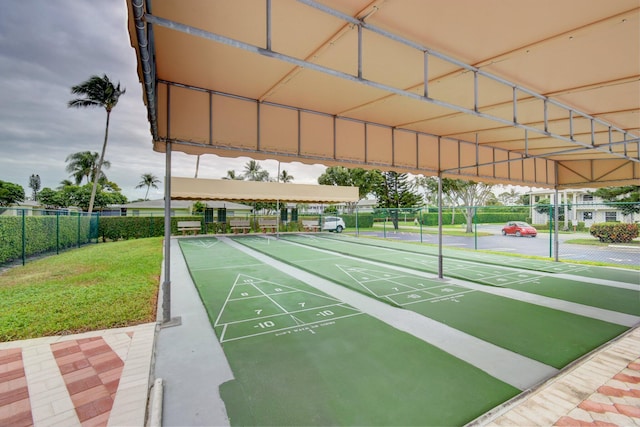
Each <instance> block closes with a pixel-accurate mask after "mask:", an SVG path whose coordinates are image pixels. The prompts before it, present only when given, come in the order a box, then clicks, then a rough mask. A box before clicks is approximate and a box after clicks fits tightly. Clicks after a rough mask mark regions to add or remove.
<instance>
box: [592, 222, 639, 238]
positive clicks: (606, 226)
mask: <svg viewBox="0 0 640 427" xmlns="http://www.w3.org/2000/svg"><path fill="white" fill-rule="evenodd" d="M589 232H590V233H591V235H592V236H594V237H596V238H598V239H599V240H600V241H601V242H604V243H629V242H631V241H632V240H633V239H635V238H636V237H638V224H622V223H619V222H604V223H599V224H593V225H592V226H591V228H590V229H589Z"/></svg>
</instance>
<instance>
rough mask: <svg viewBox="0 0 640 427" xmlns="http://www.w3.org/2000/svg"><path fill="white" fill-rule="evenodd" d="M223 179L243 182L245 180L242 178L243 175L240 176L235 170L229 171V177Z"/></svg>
mask: <svg viewBox="0 0 640 427" xmlns="http://www.w3.org/2000/svg"><path fill="white" fill-rule="evenodd" d="M222 179H233V180H239V181H241V180H243V179H244V177H243V176H242V174H240V175H238V173H237V172H236V171H234V170H233V169H229V170H228V171H227V176H223V177H222Z"/></svg>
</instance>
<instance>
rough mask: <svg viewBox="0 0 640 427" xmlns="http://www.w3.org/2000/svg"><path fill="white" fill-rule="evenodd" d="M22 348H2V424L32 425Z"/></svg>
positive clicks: (0, 376) (0, 397)
mask: <svg viewBox="0 0 640 427" xmlns="http://www.w3.org/2000/svg"><path fill="white" fill-rule="evenodd" d="M32 425H33V416H32V414H31V403H30V401H29V390H28V389H27V378H26V376H25V373H24V365H23V363H22V349H20V348H16V349H8V350H0V426H15V427H22V426H32Z"/></svg>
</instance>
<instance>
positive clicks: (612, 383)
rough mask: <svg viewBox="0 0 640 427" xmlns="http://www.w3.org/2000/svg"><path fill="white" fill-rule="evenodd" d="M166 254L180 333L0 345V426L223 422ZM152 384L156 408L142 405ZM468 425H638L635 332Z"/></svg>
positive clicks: (179, 274)
mask: <svg viewBox="0 0 640 427" xmlns="http://www.w3.org/2000/svg"><path fill="white" fill-rule="evenodd" d="M171 249H172V262H171V281H172V300H171V303H172V304H171V315H172V317H180V321H181V323H180V325H178V326H174V327H168V328H158V327H157V325H156V323H149V324H144V325H138V326H134V327H129V328H120V329H110V330H103V331H94V332H87V333H83V334H78V335H66V336H56V337H45V338H38V339H33V340H24V341H12V342H4V343H0V426H3V427H4V426H28V425H35V426H80V425H83V426H106V425H109V426H144V425H145V423H146V424H147V425H148V423H149V420H150V419H153V420H156V421H159V418H158V417H156V416H154V415H155V414H154V411H155V412H157V413H158V415H159V411H160V410H161V409H162V414H161V415H162V425H165V426H187V425H193V426H196V425H197V426H205V425H212V426H213V425H216V426H226V425H229V424H230V422H229V420H228V418H227V415H226V411H225V408H224V403H223V402H222V400H221V399H220V395H219V385H220V384H222V383H224V382H225V381H228V380H230V379H232V378H233V375H232V373H231V370H230V368H229V365H228V363H227V361H226V358H225V357H224V353H223V352H222V349H221V347H220V344H219V343H218V340H217V339H216V336H215V334H214V333H213V329H212V328H211V324H210V323H209V320H208V317H207V314H206V311H205V310H204V307H203V305H202V302H201V301H200V298H199V296H198V293H197V291H196V290H195V287H194V285H193V283H192V281H191V278H190V276H189V272H188V270H187V267H186V265H185V263H184V258H183V257H182V254H181V252H180V249H179V247H178V244H177V241H176V240H175V239H172V241H171ZM154 350H155V358H154ZM156 379H162V381H163V384H164V399H163V404H162V405H159V404H158V402H157V401H156V402H152V404H151V405H148V400H149V399H150V398H151V397H153V396H156V397H157V396H158V393H157V390H153V389H152V387H153V384H154V383H156V381H155V380H156ZM148 406H151V407H152V408H155V409H152V410H151V411H148V409H147V408H148ZM470 425H472V426H474V427H475V426H507V425H508V426H513V425H519V426H522V425H532V426H550V425H558V426H573V425H575V426H578V425H583V426H588V425H609V426H640V328H639V327H638V326H637V325H636V326H635V328H633V329H631V330H630V331H629V332H628V333H626V334H625V335H623V336H621V337H620V338H618V339H616V340H614V341H613V342H611V343H609V344H608V345H606V346H604V347H603V348H600V349H598V350H597V351H595V352H593V353H592V354H589V355H588V356H586V357H584V358H583V359H581V360H580V361H578V362H576V363H575V364H573V365H572V366H570V367H568V368H566V369H564V370H562V371H561V372H560V373H559V374H558V375H556V376H554V377H553V378H551V379H549V380H547V381H546V382H545V383H543V384H542V385H540V386H538V387H536V388H534V389H528V390H526V391H524V392H523V393H522V394H520V395H519V396H518V397H516V398H514V399H512V400H511V401H509V402H507V403H505V404H504V405H501V406H500V407H497V408H494V409H493V410H492V411H490V412H488V413H487V414H485V415H483V416H482V417H480V418H478V419H477V420H475V421H473V422H472V423H471V424H470Z"/></svg>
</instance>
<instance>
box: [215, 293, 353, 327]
mask: <svg viewBox="0 0 640 427" xmlns="http://www.w3.org/2000/svg"><path fill="white" fill-rule="evenodd" d="M331 299H333V298H331ZM329 307H342V308H349V307H347V306H346V305H345V304H344V303H340V304H328V305H322V306H319V307H309V308H305V309H304V310H296V311H288V312H286V313H276V314H270V315H268V316H260V317H252V318H249V319H242V320H234V321H231V322H225V323H221V324H220V325H218V326H221V325H225V326H226V325H237V324H239V323H244V322H254V321H256V320H263V319H269V318H271V317H278V316H286V315H290V314H298V313H304V312H305V311H313V310H317V309H321V308H329Z"/></svg>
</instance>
